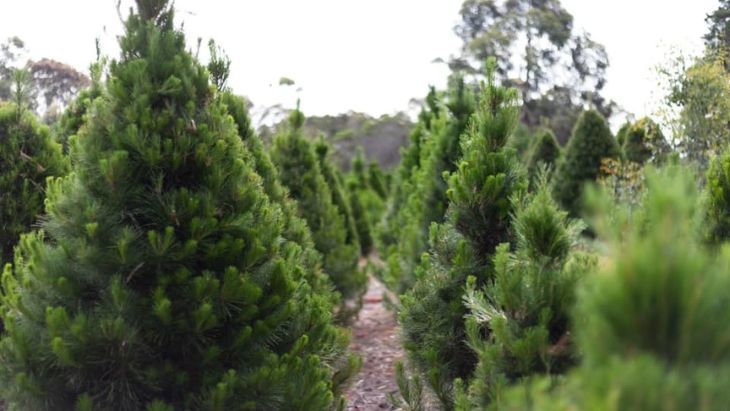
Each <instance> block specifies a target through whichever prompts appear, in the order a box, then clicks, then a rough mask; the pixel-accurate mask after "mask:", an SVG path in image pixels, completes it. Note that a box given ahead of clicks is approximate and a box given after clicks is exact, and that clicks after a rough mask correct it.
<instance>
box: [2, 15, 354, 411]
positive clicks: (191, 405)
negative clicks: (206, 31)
mask: <svg viewBox="0 0 730 411" xmlns="http://www.w3.org/2000/svg"><path fill="white" fill-rule="evenodd" d="M137 5H138V13H137V14H132V15H131V16H130V17H129V19H128V20H127V22H126V32H125V35H124V36H123V37H121V39H120V48H121V52H122V54H121V58H120V60H119V61H116V62H113V63H112V64H111V67H110V76H109V80H108V82H107V85H106V90H105V94H107V95H108V98H107V99H105V100H101V101H100V102H99V103H95V105H94V110H93V111H91V112H90V115H89V116H88V121H87V123H86V124H85V125H84V126H83V127H81V129H80V132H79V133H80V135H79V136H78V139H77V143H76V144H75V148H74V150H77V152H76V153H75V157H74V158H75V162H74V164H73V173H72V174H71V175H69V176H68V177H66V178H64V179H58V180H55V181H54V182H53V184H52V185H51V186H50V188H49V192H48V198H47V211H48V214H49V216H48V220H47V221H46V222H45V223H44V229H45V234H44V233H43V232H39V233H35V234H33V235H28V236H26V237H24V239H23V240H22V242H21V246H20V248H19V254H18V255H17V258H16V263H17V268H16V270H15V273H14V275H13V273H11V272H10V271H8V270H6V272H5V274H4V275H3V284H4V286H5V294H4V295H3V297H2V303H3V305H2V307H3V308H2V316H3V319H4V321H5V323H6V326H7V336H6V337H4V338H3V339H2V341H1V342H0V362H2V364H3V367H2V369H1V370H0V379H1V380H2V384H0V390H1V391H2V395H3V397H4V398H7V399H8V400H9V402H10V406H11V407H12V408H15V409H34V410H36V409H49V410H58V409H74V408H76V409H82V410H91V409H116V410H139V409H150V410H171V409H292V408H293V407H296V408H297V409H311V410H321V409H326V408H328V407H329V406H330V405H331V404H332V401H333V393H332V371H331V366H330V364H329V363H330V362H331V361H333V360H334V357H338V356H339V354H337V352H338V350H339V348H338V346H339V345H340V343H341V341H340V340H341V337H340V334H339V332H338V331H337V330H336V329H335V328H334V327H333V326H332V325H331V314H330V312H331V309H332V307H331V305H330V304H329V303H328V302H327V301H326V300H325V299H324V298H323V297H321V296H319V295H317V294H314V293H312V291H311V287H310V286H309V285H308V283H307V282H306V281H305V279H304V278H306V277H307V275H306V274H305V273H304V272H303V271H304V267H303V266H302V265H301V264H297V263H296V261H295V260H293V259H292V258H291V254H290V253H288V250H287V248H286V247H285V246H282V237H281V235H282V230H283V229H282V227H283V225H284V222H283V219H282V212H281V210H280V208H279V207H278V206H277V205H276V204H275V203H271V202H270V201H269V199H268V197H267V196H266V195H265V193H264V192H263V190H262V189H261V186H262V183H261V178H260V177H259V176H258V175H257V174H256V173H255V172H254V171H253V169H252V167H251V164H250V156H249V155H248V154H247V153H246V152H245V148H244V146H243V144H242V143H241V140H240V138H239V136H238V133H237V129H236V125H235V124H234V123H233V121H232V120H231V119H230V117H228V116H227V108H226V106H225V105H223V104H221V102H220V100H219V99H217V98H216V90H215V88H214V87H213V86H212V85H211V83H210V81H209V77H208V74H207V71H206V70H205V68H204V67H202V66H201V65H199V64H198V63H197V62H196V61H195V60H194V59H193V57H192V56H191V55H190V54H189V53H188V52H187V51H186V45H185V38H184V35H183V34H182V33H181V32H179V31H177V30H176V29H175V28H174V26H173V12H172V10H171V9H170V8H169V6H168V5H167V4H166V1H164V0H158V1H155V0H139V1H138V2H137Z"/></svg>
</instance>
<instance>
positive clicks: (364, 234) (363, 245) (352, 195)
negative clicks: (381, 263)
mask: <svg viewBox="0 0 730 411" xmlns="http://www.w3.org/2000/svg"><path fill="white" fill-rule="evenodd" d="M347 195H348V200H349V204H350V209H351V210H352V219H353V221H354V223H355V229H356V230H357V235H358V238H359V239H360V252H361V253H362V255H364V256H366V255H368V253H370V251H371V250H372V248H373V236H372V227H371V226H370V221H369V220H368V216H367V211H366V210H365V207H364V206H363V203H362V200H361V196H360V190H359V189H358V187H357V183H356V182H355V181H353V180H349V181H348V182H347Z"/></svg>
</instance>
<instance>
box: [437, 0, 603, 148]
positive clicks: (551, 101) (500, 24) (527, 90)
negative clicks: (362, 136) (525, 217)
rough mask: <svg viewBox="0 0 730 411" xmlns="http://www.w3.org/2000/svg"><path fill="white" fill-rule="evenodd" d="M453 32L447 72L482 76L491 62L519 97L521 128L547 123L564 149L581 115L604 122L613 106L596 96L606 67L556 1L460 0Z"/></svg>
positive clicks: (596, 47)
mask: <svg viewBox="0 0 730 411" xmlns="http://www.w3.org/2000/svg"><path fill="white" fill-rule="evenodd" d="M460 15H461V22H460V23H459V24H457V26H456V27H455V32H456V34H457V35H458V36H459V38H461V40H462V41H463V45H462V50H461V55H460V56H458V57H456V58H452V59H451V61H450V66H451V67H452V69H457V70H465V71H466V72H469V73H472V74H478V73H483V72H484V71H483V68H482V67H483V64H484V61H485V60H486V59H487V58H489V57H496V58H497V74H498V76H499V77H501V78H502V80H503V81H504V82H505V83H506V84H507V85H509V86H513V87H515V88H517V89H518V90H520V93H521V96H522V101H523V104H524V107H523V111H522V122H523V123H525V124H527V125H529V126H530V127H537V126H540V125H543V123H544V122H547V125H548V126H550V128H551V129H553V130H554V131H555V133H556V136H557V138H558V141H560V142H561V143H562V144H565V142H566V141H567V140H568V137H569V136H570V131H571V130H572V127H573V124H574V123H575V122H576V120H577V118H578V115H579V114H580V112H581V111H582V110H583V109H584V108H585V107H586V106H591V107H592V108H594V109H596V110H598V111H600V112H601V113H602V114H603V115H604V117H610V116H611V114H612V113H613V112H614V111H615V110H616V105H615V103H613V102H610V101H607V100H605V99H604V98H603V97H602V96H601V94H600V93H601V90H602V89H603V87H604V86H605V84H606V69H607V68H608V65H609V61H608V55H607V53H606V50H605V48H604V47H603V46H602V45H601V44H600V43H598V42H596V41H594V40H593V39H592V38H591V36H590V34H588V33H585V32H578V30H576V29H575V28H574V25H573V16H572V15H571V14H570V13H569V12H568V11H567V10H566V9H565V8H564V7H563V6H562V4H561V3H560V0H466V1H465V2H464V3H463V4H462V6H461V11H460Z"/></svg>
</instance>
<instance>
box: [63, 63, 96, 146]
mask: <svg viewBox="0 0 730 411" xmlns="http://www.w3.org/2000/svg"><path fill="white" fill-rule="evenodd" d="M105 66H106V61H105V60H103V59H100V60H99V61H97V62H95V63H94V64H92V65H91V86H90V87H89V88H87V89H84V90H81V92H79V95H78V96H77V97H76V99H74V100H73V101H72V102H71V104H70V105H69V107H68V108H66V110H65V111H64V112H63V114H62V115H61V118H60V120H59V121H58V124H57V125H56V127H55V133H54V134H55V135H56V138H57V140H58V142H59V143H61V145H62V146H63V151H64V153H68V152H69V150H70V145H71V141H70V140H71V137H72V136H74V135H77V134H78V132H79V129H80V128H81V126H82V125H83V124H84V122H85V121H86V117H87V114H88V113H89V111H90V110H91V107H92V105H93V103H94V100H96V99H97V98H100V97H102V93H103V92H104V88H103V86H102V79H101V77H102V74H103V71H104V68H105Z"/></svg>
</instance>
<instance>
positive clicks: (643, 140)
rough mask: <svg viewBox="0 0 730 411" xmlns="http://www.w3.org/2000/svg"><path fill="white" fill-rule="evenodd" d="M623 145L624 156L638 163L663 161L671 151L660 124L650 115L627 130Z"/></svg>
mask: <svg viewBox="0 0 730 411" xmlns="http://www.w3.org/2000/svg"><path fill="white" fill-rule="evenodd" d="M622 147H623V152H624V158H626V160H628V161H632V162H634V163H638V164H644V163H646V162H648V161H653V162H655V163H661V162H663V161H664V160H666V157H667V155H668V154H669V152H670V151H671V149H670V147H669V144H668V143H667V141H666V139H665V138H664V134H663V133H662V130H661V128H660V127H659V125H658V124H657V123H655V122H654V121H652V120H651V119H650V118H648V117H645V118H642V119H641V120H639V121H637V122H636V123H634V124H632V125H631V127H629V128H628V130H626V134H625V137H624V142H623V146H622Z"/></svg>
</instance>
